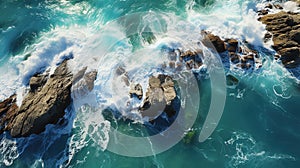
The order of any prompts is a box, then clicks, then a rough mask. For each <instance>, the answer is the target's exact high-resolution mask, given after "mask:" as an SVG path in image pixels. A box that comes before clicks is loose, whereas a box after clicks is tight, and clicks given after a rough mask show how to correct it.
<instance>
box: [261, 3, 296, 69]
mask: <svg viewBox="0 0 300 168" xmlns="http://www.w3.org/2000/svg"><path fill="white" fill-rule="evenodd" d="M298 4H300V3H299V1H298ZM265 8H266V9H265V10H267V9H270V8H272V4H269V5H267V6H266V7H265ZM261 15H262V16H261V17H260V18H259V21H261V22H262V23H263V24H265V25H266V30H267V31H268V33H267V34H266V35H265V41H268V40H272V41H273V43H274V44H273V46H272V48H273V49H274V50H275V51H276V52H277V53H278V54H279V57H280V60H281V62H282V64H283V65H284V66H285V67H286V68H295V67H298V66H300V14H299V13H293V12H286V11H280V12H278V13H274V14H268V13H267V12H266V13H262V14H261Z"/></svg>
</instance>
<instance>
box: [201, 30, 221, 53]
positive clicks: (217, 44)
mask: <svg viewBox="0 0 300 168" xmlns="http://www.w3.org/2000/svg"><path fill="white" fill-rule="evenodd" d="M202 34H204V35H205V37H204V40H203V44H204V45H206V46H207V47H209V48H215V49H216V50H217V52H219V53H221V52H224V51H226V49H225V42H224V41H223V40H222V39H221V38H220V37H219V36H215V35H213V34H211V33H207V32H202Z"/></svg>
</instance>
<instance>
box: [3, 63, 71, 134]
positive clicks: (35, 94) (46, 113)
mask: <svg viewBox="0 0 300 168" xmlns="http://www.w3.org/2000/svg"><path fill="white" fill-rule="evenodd" d="M72 78H73V77H72V74H71V73H70V72H69V71H68V67H67V61H63V62H62V63H61V64H60V65H59V66H58V67H57V68H56V70H55V72H54V73H53V74H52V75H51V76H50V77H49V78H48V77H47V75H44V76H43V75H35V76H33V77H32V78H31V80H30V91H29V93H28V94H27V95H26V96H25V98H24V99H23V102H22V105H21V106H20V108H18V107H17V105H16V103H15V102H16V100H15V95H14V96H12V97H10V98H8V99H6V100H5V101H3V102H2V103H0V104H1V106H0V107H2V106H3V108H0V109H1V111H2V112H1V120H0V126H1V131H2V132H3V131H9V132H10V134H11V136H12V137H25V136H29V135H31V134H39V133H41V132H43V131H44V130H45V127H46V125H47V124H55V123H57V122H58V121H59V119H60V118H61V117H63V116H64V114H65V112H64V110H65V109H66V108H67V106H69V105H70V103H71V86H72ZM2 109H3V110H2Z"/></svg>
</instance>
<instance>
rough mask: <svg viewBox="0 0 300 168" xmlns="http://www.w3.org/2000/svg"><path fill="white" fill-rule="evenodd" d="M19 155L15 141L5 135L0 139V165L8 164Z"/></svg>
mask: <svg viewBox="0 0 300 168" xmlns="http://www.w3.org/2000/svg"><path fill="white" fill-rule="evenodd" d="M18 157H19V152H18V148H17V143H16V141H15V140H10V139H7V138H5V137H3V138H1V139H0V166H1V167H2V166H10V165H12V164H13V162H14V160H15V159H17V158H18Z"/></svg>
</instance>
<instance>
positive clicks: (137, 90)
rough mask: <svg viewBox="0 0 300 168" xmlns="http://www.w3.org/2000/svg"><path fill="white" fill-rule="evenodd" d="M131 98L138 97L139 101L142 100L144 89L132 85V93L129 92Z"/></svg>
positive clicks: (138, 85) (137, 85) (140, 86)
mask: <svg viewBox="0 0 300 168" xmlns="http://www.w3.org/2000/svg"><path fill="white" fill-rule="evenodd" d="M129 94H130V97H131V98H132V97H134V96H136V97H138V99H140V100H141V99H142V98H143V88H142V85H140V84H131V85H130V91H129Z"/></svg>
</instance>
